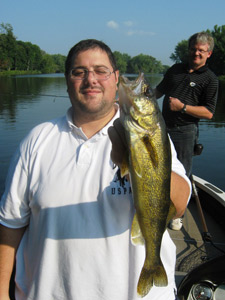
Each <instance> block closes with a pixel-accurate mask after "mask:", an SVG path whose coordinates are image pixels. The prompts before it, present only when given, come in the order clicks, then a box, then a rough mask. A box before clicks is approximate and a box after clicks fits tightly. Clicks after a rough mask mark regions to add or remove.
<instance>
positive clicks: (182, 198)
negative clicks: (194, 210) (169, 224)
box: [170, 172, 190, 218]
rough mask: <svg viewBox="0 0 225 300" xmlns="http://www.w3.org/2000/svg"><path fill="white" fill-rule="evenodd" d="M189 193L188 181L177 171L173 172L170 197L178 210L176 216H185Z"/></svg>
mask: <svg viewBox="0 0 225 300" xmlns="http://www.w3.org/2000/svg"><path fill="white" fill-rule="evenodd" d="M189 195H190V187H189V184H188V183H187V181H186V180H185V179H184V178H183V177H181V176H180V175H178V174H177V173H175V172H172V173H171V191H170V198H171V201H172V202H173V204H174V206H175V208H176V211H177V214H176V216H175V217H174V218H180V217H182V216H183V214H184V212H185V209H186V207H187V204H188V200H189Z"/></svg>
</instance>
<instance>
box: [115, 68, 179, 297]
mask: <svg viewBox="0 0 225 300" xmlns="http://www.w3.org/2000/svg"><path fill="white" fill-rule="evenodd" d="M118 93H119V103H120V109H121V117H120V118H121V121H122V124H123V126H124V128H125V136H126V142H127V145H128V151H129V153H128V156H127V157H125V158H124V164H123V165H122V167H121V176H124V175H125V174H127V173H129V175H130V181H131V186H132V193H133V198H134V206H135V210H136V214H135V216H134V220H133V223H132V228H131V240H132V243H133V244H135V245H136V244H144V245H145V252H146V256H145V261H144V265H143V268H142V271H141V274H140V278H139V281H138V286H137V293H138V295H139V296H141V297H144V296H145V295H147V294H148V292H149V291H150V289H151V288H152V286H153V284H154V285H155V286H167V285H168V280H167V274H166V271H165V269H164V266H163V264H162V261H161V258H160V247H161V241H162V236H163V233H164V231H165V229H166V227H167V225H168V222H169V221H170V220H171V219H172V217H173V216H174V215H175V207H174V205H173V204H172V202H171V200H170V177H171V150H170V142H169V138H168V135H167V133H166V127H165V123H164V120H163V117H162V114H161V112H160V109H159V107H158V103H157V100H156V99H155V96H154V93H153V91H152V90H151V88H150V87H149V85H148V84H147V83H146V81H145V79H144V74H143V73H141V74H140V75H139V77H138V78H137V79H136V80H134V81H130V80H128V79H127V78H126V77H124V76H121V78H120V84H119V91H118Z"/></svg>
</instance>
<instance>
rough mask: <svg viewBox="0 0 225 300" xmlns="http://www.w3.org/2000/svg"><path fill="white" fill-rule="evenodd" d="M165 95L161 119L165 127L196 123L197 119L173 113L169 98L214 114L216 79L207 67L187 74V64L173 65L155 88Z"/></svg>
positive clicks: (216, 90) (216, 93)
mask: <svg viewBox="0 0 225 300" xmlns="http://www.w3.org/2000/svg"><path fill="white" fill-rule="evenodd" d="M157 90H158V91H160V92H161V93H163V94H165V97H164V100H163V117H164V119H165V122H166V124H167V125H173V124H176V125H186V124H192V123H198V121H199V119H198V118H195V117H192V116H190V115H188V114H182V113H181V112H173V111H171V110H170V107H169V101H168V100H169V97H175V98H178V99H179V100H180V101H181V102H183V103H184V104H187V105H192V106H205V107H206V108H207V109H208V110H209V111H210V112H212V113H214V112H215V108H216V101H217V95H218V78H217V76H216V75H215V74H214V73H213V72H212V71H211V70H210V69H209V68H208V66H207V65H205V66H203V67H201V68H199V69H198V70H196V71H194V72H192V73H189V71H188V65H187V64H182V63H180V64H175V65H173V66H172V67H171V68H170V69H169V70H168V71H167V72H166V74H165V76H164V78H163V80H162V81H161V82H160V83H159V85H158V86H157Z"/></svg>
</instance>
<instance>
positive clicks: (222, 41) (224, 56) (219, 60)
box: [209, 25, 225, 75]
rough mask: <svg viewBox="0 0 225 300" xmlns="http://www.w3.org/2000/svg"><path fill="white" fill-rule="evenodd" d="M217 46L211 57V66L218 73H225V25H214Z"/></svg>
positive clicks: (213, 31)
mask: <svg viewBox="0 0 225 300" xmlns="http://www.w3.org/2000/svg"><path fill="white" fill-rule="evenodd" d="M211 34H212V36H213V38H214V42H215V47H214V50H213V54H212V56H211V57H210V59H209V67H210V69H212V70H213V71H214V72H215V74H217V75H225V25H222V26H217V25H215V26H214V30H212V32H211Z"/></svg>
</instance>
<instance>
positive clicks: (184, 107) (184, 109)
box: [180, 104, 187, 114]
mask: <svg viewBox="0 0 225 300" xmlns="http://www.w3.org/2000/svg"><path fill="white" fill-rule="evenodd" d="M186 111H187V108H186V104H184V106H183V108H182V109H181V110H180V112H181V113H182V114H185V113H186Z"/></svg>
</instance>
